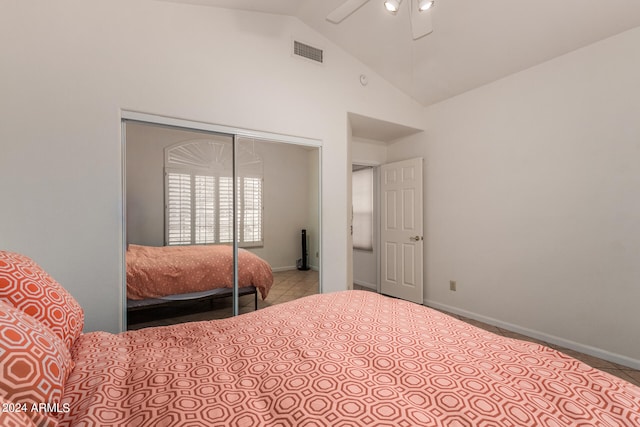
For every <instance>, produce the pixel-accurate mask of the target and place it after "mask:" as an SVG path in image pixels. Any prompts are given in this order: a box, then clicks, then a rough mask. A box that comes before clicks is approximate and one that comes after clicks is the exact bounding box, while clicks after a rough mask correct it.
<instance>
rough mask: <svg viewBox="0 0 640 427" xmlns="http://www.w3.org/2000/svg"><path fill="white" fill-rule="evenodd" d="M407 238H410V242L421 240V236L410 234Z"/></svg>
mask: <svg viewBox="0 0 640 427" xmlns="http://www.w3.org/2000/svg"><path fill="white" fill-rule="evenodd" d="M409 240H411V241H412V242H419V241H420V240H422V237H421V236H411V237H409Z"/></svg>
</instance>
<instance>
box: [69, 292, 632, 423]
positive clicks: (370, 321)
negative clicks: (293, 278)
mask: <svg viewBox="0 0 640 427" xmlns="http://www.w3.org/2000/svg"><path fill="white" fill-rule="evenodd" d="M72 354H73V356H74V358H75V362H76V364H75V368H74V370H73V372H72V373H71V375H70V377H69V379H68V381H67V384H66V387H65V392H64V397H63V403H69V404H70V407H71V410H70V412H69V413H66V414H62V415H61V419H60V421H61V425H62V426H72V425H80V426H89V425H96V426H125V425H126V426H246V427H255V426H281V427H282V426H296V427H311V426H315V427H326V426H357V427H360V426H394V427H397V426H450V427H471V426H512V427H525V426H535V427H543V426H549V427H568V426H639V425H640V388H638V387H635V386H633V385H631V384H629V383H626V382H624V381H623V380H620V379H618V378H616V377H613V376H611V375H609V374H607V373H604V372H600V371H598V370H595V369H593V368H591V367H589V366H587V365H585V364H584V363H582V362H580V361H578V360H575V359H573V358H571V357H569V356H567V355H564V354H562V353H559V352H558V351H555V350H553V349H550V348H547V347H544V346H541V345H538V344H534V343H529V342H522V341H518V340H513V339H509V338H505V337H502V336H497V335H494V334H491V333H489V332H486V331H483V330H481V329H478V328H476V327H474V326H471V325H468V324H465V323H463V322H461V321H459V320H457V319H454V318H452V317H449V316H446V315H444V314H441V313H439V312H436V311H434V310H431V309H429V308H426V307H423V306H419V305H416V304H412V303H409V302H405V301H401V300H396V299H391V298H387V297H383V296H379V295H377V294H374V293H371V292H364V291H346V292H338V293H333V294H324V295H315V296H310V297H306V298H302V299H299V300H296V301H292V302H289V303H285V304H281V305H276V306H272V307H269V308H266V309H262V310H259V311H256V312H252V313H248V314H244V315H242V316H239V317H235V318H229V319H224V320H215V321H210V322H198V323H189V324H182V325H176V326H167V327H159V328H149V329H142V330H138V331H131V332H126V333H122V334H119V335H111V334H108V333H102V332H96V333H89V334H85V335H82V336H81V337H80V338H79V339H78V341H77V344H76V345H75V346H74V347H73V349H72Z"/></svg>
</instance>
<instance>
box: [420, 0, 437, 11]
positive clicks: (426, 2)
mask: <svg viewBox="0 0 640 427" xmlns="http://www.w3.org/2000/svg"><path fill="white" fill-rule="evenodd" d="M434 4H435V1H433V0H420V1H419V2H418V10H419V11H420V12H426V11H427V10H429V9H431V8H432V7H433V5H434Z"/></svg>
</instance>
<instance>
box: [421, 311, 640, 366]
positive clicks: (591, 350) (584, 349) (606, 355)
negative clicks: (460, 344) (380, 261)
mask: <svg viewBox="0 0 640 427" xmlns="http://www.w3.org/2000/svg"><path fill="white" fill-rule="evenodd" d="M424 305H426V306H429V307H433V308H436V309H438V310H444V311H448V312H449V313H453V314H458V315H460V316H464V317H468V318H470V319H474V320H478V321H480V322H484V323H488V324H489V325H493V326H497V327H499V328H502V329H506V330H508V331H511V332H516V333H518V334H522V335H526V336H528V337H531V338H535V339H538V340H541V341H544V342H548V343H549V344H555V345H558V346H561V347H565V348H568V349H571V350H575V351H579V352H580V353H584V354H588V355H589V356H594V357H597V358H600V359H604V360H607V361H609V362H614V363H617V364H619V365H624V366H628V367H630V368H633V369H640V360H637V359H633V358H631V357H627V356H623V355H620V354H617V353H612V352H609V351H606V350H603V349H601V348H597V347H592V346H589V345H585V344H580V343H578V342H575V341H571V340H567V339H564V338H560V337H556V336H554V335H549V334H545V333H544V332H540V331H535V330H533V329H528V328H523V327H522V326H518V325H514V324H512V323H508V322H503V321H501V320H498V319H494V318H492V317H487V316H483V315H481V314H477V313H473V312H471V311H467V310H463V309H460V308H456V307H452V306H449V305H446V304H440V303H438V302H435V301H430V300H424Z"/></svg>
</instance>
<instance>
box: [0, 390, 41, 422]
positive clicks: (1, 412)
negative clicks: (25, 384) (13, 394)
mask: <svg viewBox="0 0 640 427" xmlns="http://www.w3.org/2000/svg"><path fill="white" fill-rule="evenodd" d="M0 405H1V407H0V426H2V427H36V425H35V424H34V423H33V421H31V419H29V417H27V414H26V413H25V412H23V411H22V409H23V406H22V405H18V404H16V403H13V402H11V401H9V400H7V399H5V398H3V397H2V396H0Z"/></svg>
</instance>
